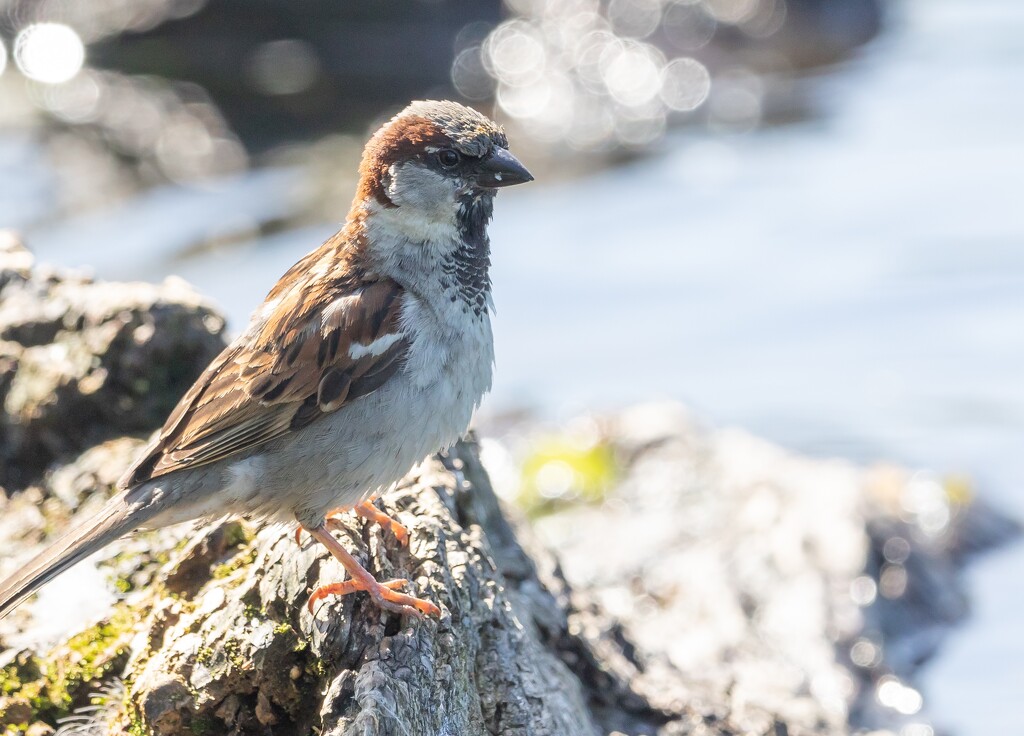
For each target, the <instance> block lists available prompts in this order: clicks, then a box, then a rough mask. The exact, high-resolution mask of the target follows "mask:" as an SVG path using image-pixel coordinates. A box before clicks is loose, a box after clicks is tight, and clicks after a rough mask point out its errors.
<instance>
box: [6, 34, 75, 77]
mask: <svg viewBox="0 0 1024 736" xmlns="http://www.w3.org/2000/svg"><path fill="white" fill-rule="evenodd" d="M14 59H15V62H16V63H17V65H18V68H19V69H20V70H21V72H22V74H24V75H25V76H26V77H28V78H29V79H32V80H34V81H36V82H43V83H44V84H60V83H62V82H67V81H68V80H70V79H72V78H73V77H74V76H75V75H76V74H78V72H79V71H80V70H81V69H82V64H84V63H85V45H84V44H83V43H82V39H81V38H80V37H79V35H78V34H77V33H75V31H74V29H72V28H71V27H70V26H66V25H64V24H62V23H35V24H33V25H30V26H28V27H26V28H25V29H24V30H22V31H21V33H19V34H18V37H17V38H16V39H15V41H14Z"/></svg>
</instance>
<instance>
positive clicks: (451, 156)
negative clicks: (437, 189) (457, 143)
mask: <svg viewBox="0 0 1024 736" xmlns="http://www.w3.org/2000/svg"><path fill="white" fill-rule="evenodd" d="M437 160H438V161H439V162H440V163H441V165H442V166H443V167H445V168H446V169H452V168H455V167H456V166H458V165H459V161H460V160H462V157H461V156H459V154H458V151H453V150H452V149H450V148H445V149H444V150H443V151H438V152H437Z"/></svg>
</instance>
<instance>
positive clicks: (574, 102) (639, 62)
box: [452, 0, 781, 150]
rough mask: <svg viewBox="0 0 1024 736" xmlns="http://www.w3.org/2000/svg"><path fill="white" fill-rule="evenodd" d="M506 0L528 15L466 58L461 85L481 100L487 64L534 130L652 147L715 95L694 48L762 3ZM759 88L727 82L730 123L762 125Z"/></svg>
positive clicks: (504, 102)
mask: <svg viewBox="0 0 1024 736" xmlns="http://www.w3.org/2000/svg"><path fill="white" fill-rule="evenodd" d="M765 1H766V2H768V0H765ZM778 1H779V2H780V3H781V0H778ZM506 4H507V5H508V6H509V7H510V8H511V9H512V10H513V11H514V12H517V13H519V14H520V15H521V16H522V17H518V18H513V19H510V20H508V21H505V22H504V23H502V24H500V25H499V26H497V27H496V28H495V29H494V30H493V31H492V32H491V33H490V34H489V35H488V36H487V38H486V39H485V40H484V42H483V44H482V45H481V47H480V50H479V54H480V57H479V66H477V60H476V57H475V56H472V55H470V54H468V53H467V54H466V55H461V54H460V55H459V56H458V57H457V58H456V60H455V63H454V64H453V66H452V79H453V82H454V83H455V86H456V88H457V89H459V90H460V91H464V93H466V95H467V96H468V97H470V98H471V99H479V98H480V97H479V95H481V94H483V90H485V89H486V86H485V85H484V84H483V83H482V80H480V79H479V73H480V70H481V69H483V70H485V71H486V73H488V74H489V75H490V76H491V77H492V78H493V81H492V85H493V88H494V90H495V98H496V100H497V103H498V107H499V108H500V109H501V110H502V111H503V112H504V113H505V114H506V115H507V116H508V117H510V118H512V119H513V120H514V121H515V122H516V123H517V124H519V125H521V126H522V127H523V128H524V130H525V131H526V132H527V133H528V134H529V135H530V136H532V137H534V138H536V139H538V140H540V141H548V142H565V143H568V145H569V146H570V147H571V148H574V149H578V150H593V149H600V148H605V147H608V146H609V145H624V146H629V147H643V146H647V145H649V144H651V143H653V142H654V141H656V140H657V139H658V138H660V137H661V136H662V135H663V134H664V132H665V130H666V129H667V127H668V124H669V122H670V118H671V116H674V115H685V114H689V113H691V112H693V111H694V110H696V109H698V108H699V107H701V106H702V105H704V103H705V101H707V100H709V99H714V95H712V86H713V81H712V74H711V72H710V71H709V69H708V67H707V66H706V65H705V64H704V63H703V62H702V61H700V60H698V59H696V58H693V56H691V55H690V53H692V52H694V51H695V50H697V49H699V48H701V47H703V46H705V45H706V44H707V43H708V42H709V41H710V40H711V38H712V37H713V36H714V34H715V31H716V29H717V28H718V26H719V25H720V23H724V24H728V23H733V22H739V20H745V19H748V18H752V17H753V14H755V13H756V12H757V10H758V8H759V7H760V5H759V3H758V2H757V0H742V2H741V3H740V4H732V5H730V4H729V3H727V2H725V0H722V1H721V2H719V3H718V4H717V5H716V6H715V7H714V12H712V8H711V6H709V5H707V3H705V2H701V0H610V1H609V2H600V1H599V0H574V1H573V2H556V0H530V1H527V0H514V1H511V0H510V1H508V2H506ZM772 7H775V5H774V4H773V5H772ZM758 17H759V16H758ZM773 17H774V16H773ZM751 22H753V21H751ZM674 57H675V58H674ZM757 92H758V90H756V89H753V88H752V87H751V86H750V85H746V86H743V85H740V86H737V85H736V84H735V83H733V84H732V85H731V86H727V88H726V90H725V94H724V95H723V96H719V97H718V98H717V103H716V104H717V110H718V113H717V118H718V119H719V120H720V121H721V122H722V127H725V128H729V129H730V130H733V131H735V130H742V129H746V128H749V127H750V126H751V125H754V124H756V123H757V122H759V120H760V115H761V100H760V96H759V95H758V94H757Z"/></svg>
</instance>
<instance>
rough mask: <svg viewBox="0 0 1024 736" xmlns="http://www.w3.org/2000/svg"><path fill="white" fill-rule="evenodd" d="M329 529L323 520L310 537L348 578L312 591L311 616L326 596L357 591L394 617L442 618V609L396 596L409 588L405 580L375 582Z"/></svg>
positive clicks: (403, 594) (416, 599)
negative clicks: (327, 553) (400, 590)
mask: <svg viewBox="0 0 1024 736" xmlns="http://www.w3.org/2000/svg"><path fill="white" fill-rule="evenodd" d="M331 526H332V525H331V524H330V520H325V521H324V523H323V524H321V525H320V526H318V527H317V528H315V529H310V530H309V533H310V534H311V535H312V536H313V538H314V539H316V540H317V541H318V542H320V543H321V544H322V545H324V546H325V547H327V549H329V550H330V552H331V554H332V555H334V558H335V559H337V560H338V562H340V563H341V564H342V565H343V566H344V568H345V569H346V570H347V571H348V574H349V576H350V578H349V579H348V580H346V581H344V582H342V583H333V584H331V585H324V586H322V587H320V588H317V589H316V590H315V591H313V593H312V595H310V597H309V612H310V613H313V606H314V604H316V602H317V601H319V600H322V599H323V598H326V597H327V596H329V595H347V594H349V593H354V592H356V591H357V590H364V591H366V592H367V593H369V594H370V598H371V599H372V600H373V602H374V603H375V604H376V605H377V606H378V607H380V608H383V609H385V610H387V611H392V612H393V613H398V614H401V615H404V616H415V617H416V618H422V617H423V616H424V615H426V616H440V615H441V609H440V608H438V607H437V606H436V605H434V604H433V603H431V602H430V601H428V600H424V599H422V598H416V597H414V596H411V595H407V594H405V593H400V592H398V589H399V588H402V587H404V586H405V585H406V584H408V582H409V581H408V580H387V581H385V582H383V583H378V582H377V579H376V578H374V577H373V575H371V574H370V573H369V572H367V570H366V569H365V568H364V567H363V566H362V565H360V564H359V562H358V561H357V560H356V558H355V557H353V556H352V555H351V554H349V552H348V550H346V549H345V548H344V547H343V546H342V544H341V542H339V541H338V540H337V539H335V538H334V537H333V536H332V535H331V531H330V527H331Z"/></svg>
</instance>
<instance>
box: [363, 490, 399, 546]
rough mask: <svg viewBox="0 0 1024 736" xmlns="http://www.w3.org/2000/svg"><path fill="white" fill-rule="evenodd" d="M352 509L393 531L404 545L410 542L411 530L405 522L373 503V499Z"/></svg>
mask: <svg viewBox="0 0 1024 736" xmlns="http://www.w3.org/2000/svg"><path fill="white" fill-rule="evenodd" d="M352 510H353V511H355V512H356V513H357V514H359V515H360V516H362V517H363V518H364V519H367V520H369V521H375V522H377V523H378V524H380V525H381V526H382V527H384V528H385V529H390V530H391V533H392V534H394V535H395V539H397V540H398V543H399V544H400V545H402V546H403V547H405V546H407V545H408V544H409V530H408V529H406V527H405V524H403V523H401V522H400V521H396V520H395V519H392V518H391V517H390V516H388V515H387V514H385V513H384V512H383V511H381V510H380V509H378V508H377V507H376V506H374V505H373V501H372V500H369V501H363V502H362V503H360V504H356V506H355V508H353V509H352Z"/></svg>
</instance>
